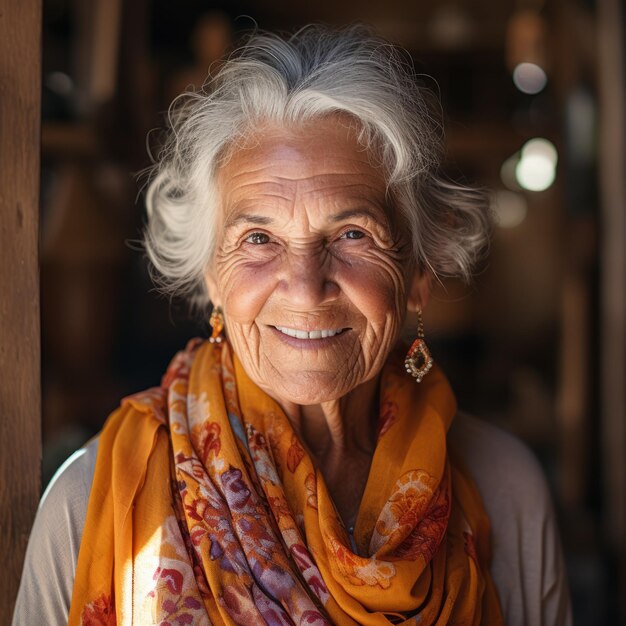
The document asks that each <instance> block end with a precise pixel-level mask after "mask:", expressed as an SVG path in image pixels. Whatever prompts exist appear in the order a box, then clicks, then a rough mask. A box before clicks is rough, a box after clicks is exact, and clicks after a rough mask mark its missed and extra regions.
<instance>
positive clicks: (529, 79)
mask: <svg viewBox="0 0 626 626" xmlns="http://www.w3.org/2000/svg"><path fill="white" fill-rule="evenodd" d="M513 82H514V83H515V86H516V87H517V88H518V89H519V90H520V91H521V92H523V93H527V94H531V95H532V94H536V93H539V92H540V91H542V90H543V88H544V87H545V86H546V84H547V82H548V77H547V76H546V73H545V71H544V70H543V68H542V67H540V66H539V65H537V64H536V63H519V64H518V65H516V66H515V69H514V70H513Z"/></svg>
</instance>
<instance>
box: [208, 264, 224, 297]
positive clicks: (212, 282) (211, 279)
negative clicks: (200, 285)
mask: <svg viewBox="0 0 626 626" xmlns="http://www.w3.org/2000/svg"><path fill="white" fill-rule="evenodd" d="M204 284H205V285H206V290H207V293H208V294H209V300H211V303H212V304H213V306H219V307H221V306H222V299H221V297H220V295H219V290H218V288H217V281H216V279H215V272H214V270H213V267H211V266H207V268H206V269H205V270H204Z"/></svg>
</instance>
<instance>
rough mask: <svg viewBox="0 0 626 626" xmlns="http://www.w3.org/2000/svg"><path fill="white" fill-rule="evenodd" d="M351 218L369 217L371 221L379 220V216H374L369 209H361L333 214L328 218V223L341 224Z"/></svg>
mask: <svg viewBox="0 0 626 626" xmlns="http://www.w3.org/2000/svg"><path fill="white" fill-rule="evenodd" d="M353 217H369V218H370V219H372V220H378V219H380V216H379V215H376V213H375V212H374V211H371V210H370V209H367V208H365V207H362V208H358V209H347V210H346V211H341V212H340V213H335V214H334V215H331V216H330V218H329V220H328V221H329V222H343V221H345V220H349V219H351V218H353Z"/></svg>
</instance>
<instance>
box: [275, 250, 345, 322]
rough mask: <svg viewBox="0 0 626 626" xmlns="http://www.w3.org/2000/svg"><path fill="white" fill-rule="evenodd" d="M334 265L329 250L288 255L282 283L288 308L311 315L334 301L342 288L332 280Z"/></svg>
mask: <svg viewBox="0 0 626 626" xmlns="http://www.w3.org/2000/svg"><path fill="white" fill-rule="evenodd" d="M331 265H332V260H331V258H330V255H329V254H328V252H327V251H325V250H307V251H298V252H290V253H288V254H287V256H286V258H285V261H284V265H283V271H282V276H281V280H280V283H279V290H280V295H281V296H282V298H283V300H284V302H285V305H286V306H287V307H288V308H290V309H294V310H298V311H311V310H313V309H315V308H316V307H319V306H320V305H323V304H326V303H328V302H331V301H332V300H334V299H335V298H336V297H337V295H338V294H339V286H338V285H337V283H336V282H335V281H334V280H333V279H332V275H331Z"/></svg>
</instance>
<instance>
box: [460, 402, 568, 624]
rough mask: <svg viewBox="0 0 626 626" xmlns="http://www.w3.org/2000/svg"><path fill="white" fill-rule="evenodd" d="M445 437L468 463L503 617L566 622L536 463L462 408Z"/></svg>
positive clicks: (545, 493) (563, 586)
mask: <svg viewBox="0 0 626 626" xmlns="http://www.w3.org/2000/svg"><path fill="white" fill-rule="evenodd" d="M448 439H449V442H450V445H451V446H454V448H455V449H456V450H457V452H458V453H459V454H460V456H461V458H462V459H463V461H464V462H465V464H466V465H467V467H468V469H469V471H470V473H471V475H472V478H473V479H474V481H475V483H476V486H477V487H478V490H479V492H480V494H481V496H482V498H483V504H484V506H485V509H486V511H487V514H488V515H489V520H490V523H491V539H492V564H491V572H492V575H493V579H494V583H495V584H496V587H497V588H498V592H499V595H500V601H501V604H502V608H503V611H504V616H505V621H506V623H507V624H509V626H511V625H515V624H519V625H522V624H536V625H538V626H541V625H542V624H545V625H548V624H549V625H553V624H569V623H571V612H570V606H569V594H568V589H567V579H566V573H565V566H564V561H563V556H562V551H561V544H560V538H559V533H558V527H557V523H556V518H555V514H554V508H553V506H552V499H551V496H550V491H549V489H548V486H547V483H546V479H545V477H544V474H543V471H542V469H541V466H540V465H539V463H538V461H537V459H536V458H535V456H534V455H533V453H532V452H531V451H530V450H529V449H528V447H527V446H526V445H524V444H523V443H522V442H521V441H520V440H519V439H517V438H516V437H514V436H513V435H511V434H509V433H507V432H505V431H503V430H501V429H499V428H497V427H495V426H493V425H490V424H488V423H486V422H483V421H481V420H479V419H476V418H474V417H471V416H469V415H466V414H463V413H460V414H459V415H457V417H456V418H455V420H454V422H453V425H452V427H451V428H450V432H449V434H448Z"/></svg>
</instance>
